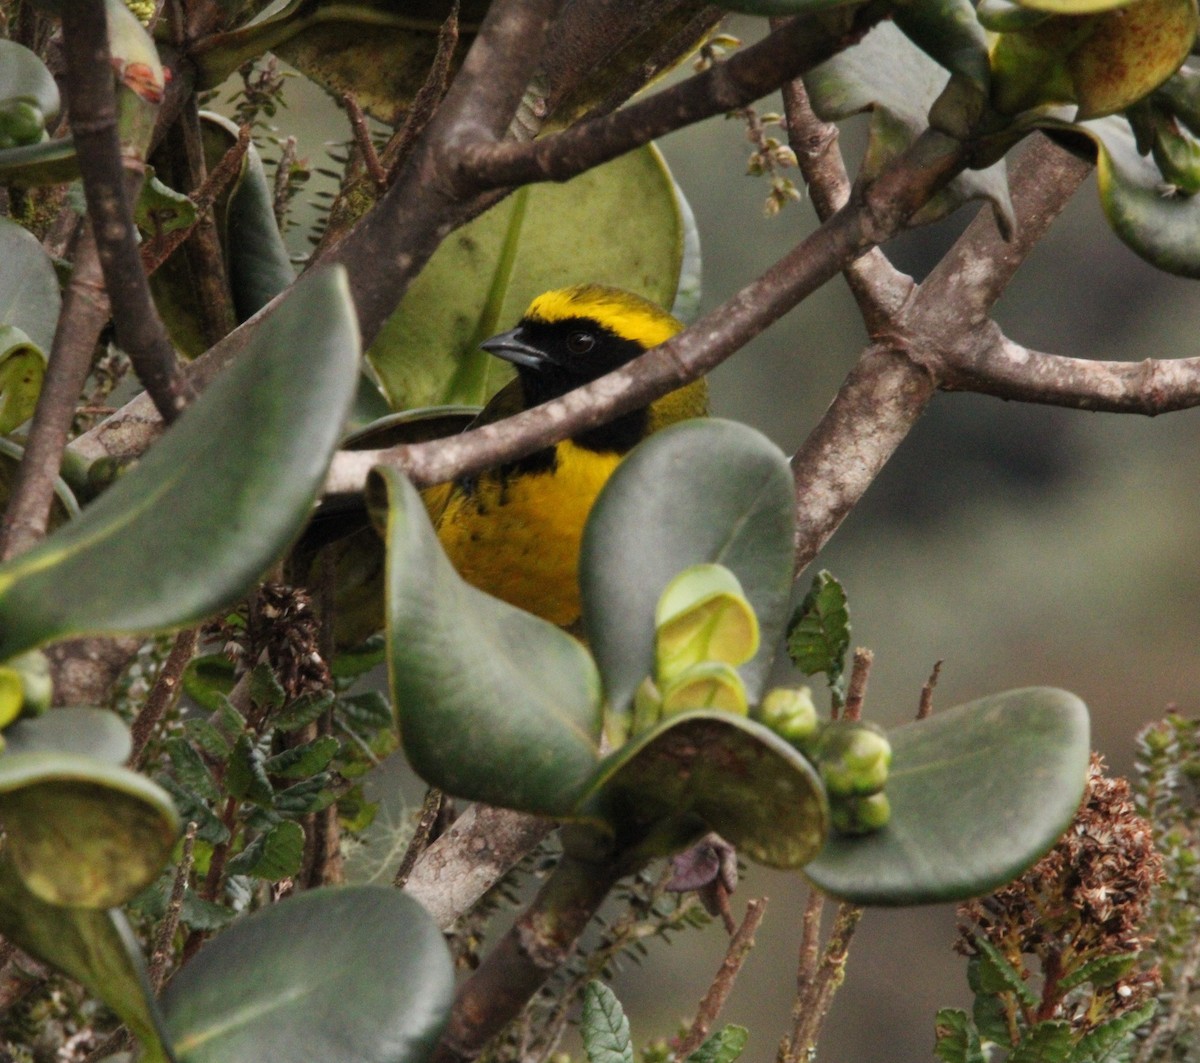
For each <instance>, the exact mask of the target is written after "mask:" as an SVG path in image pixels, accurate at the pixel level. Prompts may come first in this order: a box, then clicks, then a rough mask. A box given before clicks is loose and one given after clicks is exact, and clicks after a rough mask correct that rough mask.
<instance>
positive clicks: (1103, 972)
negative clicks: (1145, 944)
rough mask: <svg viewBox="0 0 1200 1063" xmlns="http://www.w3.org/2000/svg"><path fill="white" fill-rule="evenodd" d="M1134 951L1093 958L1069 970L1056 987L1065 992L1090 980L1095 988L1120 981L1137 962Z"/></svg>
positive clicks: (1136, 955)
mask: <svg viewBox="0 0 1200 1063" xmlns="http://www.w3.org/2000/svg"><path fill="white" fill-rule="evenodd" d="M1137 958H1138V954H1137V953H1136V952H1123V953H1120V954H1119V955H1116V956H1101V957H1099V958H1098V959H1095V960H1089V961H1088V962H1087V963H1085V964H1082V965H1081V966H1079V967H1077V968H1075V970H1073V971H1070V972H1069V973H1067V974H1066V975H1064V976H1063V978H1062V979H1061V980H1060V981H1059V983H1058V988H1059V989H1060V990H1061V991H1062V992H1063V993H1066V992H1067V991H1068V990H1071V989H1074V988H1075V987H1076V986H1080V985H1083V984H1084V983H1085V982H1091V983H1092V985H1094V986H1095V987H1096V988H1097V989H1104V988H1105V987H1107V986H1110V985H1113V984H1114V983H1115V982H1118V981H1120V979H1121V978H1123V977H1124V976H1125V975H1126V974H1127V973H1128V972H1129V971H1130V970H1132V969H1133V965H1134V964H1135V963H1137Z"/></svg>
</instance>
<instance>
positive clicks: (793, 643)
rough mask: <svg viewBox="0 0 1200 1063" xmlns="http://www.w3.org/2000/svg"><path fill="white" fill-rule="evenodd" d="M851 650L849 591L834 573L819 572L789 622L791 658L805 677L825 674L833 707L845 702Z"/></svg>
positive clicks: (788, 646)
mask: <svg viewBox="0 0 1200 1063" xmlns="http://www.w3.org/2000/svg"><path fill="white" fill-rule="evenodd" d="M849 649H850V609H849V606H848V605H847V603H846V591H845V589H844V588H843V587H842V585H841V584H840V583H839V582H838V581H837V579H835V578H834V576H833V575H832V574H830V573H829V572H825V571H821V572H818V573H817V574H816V576H814V577H813V582H812V586H811V587H810V588H809V590H808V593H807V594H806V595H805V596H804V601H802V602H801V603H800V606H799V608H797V610H796V612H795V613H794V614H793V615H792V619H791V620H790V621H789V623H788V629H787V651H788V656H789V657H791V659H792V663H793V664H794V665H795V666H796V667H797V668H799V669H800V671H802V672H803V673H804V674H805V675H817V674H819V673H821V672H824V673H825V676H826V678H827V679H828V680H829V690H830V693H831V694H832V695H833V701H834V704H835V705H839V706H840V705H842V704H844V703H845V700H846V680H845V671H846V653H847V651H848V650H849Z"/></svg>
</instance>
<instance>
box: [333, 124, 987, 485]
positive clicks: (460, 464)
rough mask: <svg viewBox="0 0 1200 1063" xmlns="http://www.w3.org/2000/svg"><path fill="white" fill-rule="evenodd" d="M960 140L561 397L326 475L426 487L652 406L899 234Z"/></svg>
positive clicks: (909, 155) (889, 179) (928, 140)
mask: <svg viewBox="0 0 1200 1063" xmlns="http://www.w3.org/2000/svg"><path fill="white" fill-rule="evenodd" d="M963 162H964V156H963V153H962V149H961V146H960V145H957V144H955V143H954V142H952V141H950V140H949V139H948V138H946V137H944V136H942V135H941V134H940V133H936V132H933V131H929V132H927V133H926V134H925V135H923V136H922V137H921V138H919V139H918V140H917V142H916V143H914V144H913V146H912V147H911V148H910V149H909V150H908V151H907V152H905V153H904V154H903V155H902V156H900V157H899V158H898V159H897V160H895V161H894V162H893V164H892V165H891V166H889V167H888V168H887V169H886V170H884V172H883V173H882V174H880V176H879V178H878V179H877V180H876V181H875V182H874V183H873V184H872V185H871V186H870V187H869V188H867V189H866V190H865V192H863V193H862V195H861V196H860V197H858V198H856V199H854V200H852V201H851V202H850V203H849V204H847V205H846V206H845V207H844V208H843V209H842V210H840V211H838V213H837V214H835V215H834V216H833V217H832V218H830V219H829V221H827V222H826V223H825V224H824V225H822V226H821V227H820V228H819V229H817V230H816V231H815V232H814V233H812V234H810V235H809V236H808V237H807V238H806V239H805V240H803V241H801V242H800V243H799V244H798V245H797V246H796V247H795V248H793V249H792V250H791V251H790V252H788V254H786V255H785V256H784V257H783V258H782V259H780V260H779V261H778V262H777V263H775V265H773V266H772V267H770V268H769V269H768V270H767V271H766V272H765V273H763V274H762V275H761V276H760V277H758V278H757V279H756V280H754V281H752V282H751V283H750V284H748V285H747V286H746V287H745V288H743V289H742V290H741V291H740V292H738V293H737V294H736V295H734V296H733V297H732V298H730V299H729V300H727V301H726V302H725V303H723V304H722V305H721V306H720V307H718V308H717V309H716V310H714V311H712V312H711V313H709V314H708V315H707V316H705V317H704V318H702V319H701V320H700V321H698V322H696V323H695V324H693V325H691V326H690V327H689V328H687V329H685V330H684V331H683V332H681V333H679V334H678V335H676V336H675V337H673V338H672V339H671V340H669V341H668V342H666V343H664V344H662V345H661V346H659V347H656V348H654V349H653V350H650V351H647V352H646V354H644V355H642V356H641V357H639V358H637V359H635V360H634V361H632V362H630V363H629V364H628V365H625V366H623V367H622V368H620V369H618V370H616V371H615V372H612V373H609V374H608V375H607V376H603V377H601V378H600V379H599V380H597V381H594V382H593V383H591V384H588V385H586V386H584V387H582V388H579V389H577V390H576V391H573V392H570V393H569V394H567V395H565V396H563V397H562V398H560V399H555V400H554V401H553V402H549V403H546V404H545V405H543V406H539V407H537V408H535V409H532V410H526V411H524V412H522V413H520V414H518V415H516V416H515V417H511V418H509V419H507V420H505V421H502V422H500V423H498V424H492V425H486V426H484V427H482V428H476V429H473V430H472V431H470V432H464V433H462V434H461V435H458V436H454V437H453V438H451V439H442V440H437V441H436V442H433V443H420V444H413V445H407V446H399V447H393V448H390V449H387V450H363V451H354V452H346V451H343V452H341V453H339V454H338V455H337V457H336V459H335V461H334V464H333V467H332V469H331V471H330V476H329V478H328V480H327V482H326V491H327V492H328V493H331V494H338V493H353V492H357V491H360V490H362V487H363V485H364V484H365V482H366V476H367V473H368V471H369V470H370V469H371V468H372V467H373V466H375V465H378V464H388V465H395V466H397V467H399V468H402V469H403V470H404V471H405V472H406V474H407V475H408V476H409V478H410V479H411V480H412V481H413V483H415V484H417V485H418V486H428V485H431V484H436V483H443V482H445V481H446V480H450V479H452V478H454V477H455V476H461V475H465V474H469V473H473V472H479V471H482V470H483V469H486V468H489V467H491V466H493V465H495V464H497V463H498V462H500V461H506V460H510V459H513V458H516V457H519V456H520V455H522V454H528V453H530V452H531V451H533V450H536V449H538V448H539V447H544V446H548V445H550V444H551V443H553V442H555V441H557V440H559V439H563V438H565V437H566V436H569V435H574V434H576V433H577V432H579V431H581V430H583V429H585V428H591V427H594V426H596V425H598V424H603V423H604V422H606V421H608V420H611V419H612V418H613V417H614V416H617V415H620V414H622V413H626V412H628V411H629V410H633V409H637V408H639V407H641V406H645V405H647V404H648V403H650V402H651V401H653V400H654V399H656V398H658V397H659V396H661V395H665V394H666V393H667V392H668V391H671V390H673V389H675V388H677V387H680V386H682V385H683V384H686V383H688V382H689V381H691V380H695V379H697V378H698V377H700V376H703V375H704V374H705V373H707V372H709V371H710V370H711V369H713V368H715V367H716V366H718V365H719V364H720V363H721V362H723V361H724V360H725V359H726V358H728V357H729V356H730V355H732V354H733V353H734V352H735V351H737V350H739V349H740V348H741V347H742V346H744V345H745V344H746V343H747V342H749V341H750V340H751V339H753V338H754V337H755V336H757V335H758V334H759V333H760V332H762V330H763V329H765V328H766V327H767V326H768V325H770V324H772V323H773V322H774V321H776V320H778V319H779V318H780V317H782V316H783V314H785V313H786V312H787V311H789V310H791V309H792V308H793V307H794V306H795V305H796V304H797V303H799V302H800V301H801V300H802V299H804V298H805V297H807V296H808V295H810V294H812V292H814V291H816V290H817V289H818V288H819V287H821V285H823V284H824V283H825V282H826V281H828V280H829V279H830V278H831V277H833V276H834V275H835V274H836V273H838V272H839V271H840V270H841V269H842V268H844V267H845V265H846V264H847V263H848V262H852V261H853V260H854V259H855V258H857V257H858V256H859V255H861V254H862V252H863V251H864V250H866V249H867V248H869V247H873V246H874V245H875V244H878V243H879V242H881V241H883V240H886V239H889V238H890V237H891V236H893V235H895V233H896V232H898V231H899V230H900V229H901V228H902V227H903V224H904V221H905V219H907V218H908V217H909V216H910V215H911V214H912V213H913V212H914V211H915V210H917V209H918V208H919V207H920V206H921V205H922V204H923V203H924V202H926V200H927V199H928V198H929V197H930V196H931V195H932V194H933V193H934V192H935V191H937V190H938V189H939V188H941V187H942V186H943V185H944V184H945V183H946V182H947V181H949V180H950V179H951V178H952V177H953V176H954V175H955V174H956V173H958V172H959V170H960V169H961V168H962V166H963Z"/></svg>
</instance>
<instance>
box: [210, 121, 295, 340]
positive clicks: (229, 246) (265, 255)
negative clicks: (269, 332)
mask: <svg viewBox="0 0 1200 1063" xmlns="http://www.w3.org/2000/svg"><path fill="white" fill-rule="evenodd" d="M202 117H203V120H204V131H205V149H206V153H208V154H210V155H211V156H212V162H210V165H213V164H215V162H217V161H219V160H220V157H221V155H223V154H224V153H225V151H228V150H229V149H230V148H231V147H233V145H234V144H235V143H236V141H237V133H238V130H237V126H236V125H234V123H233V122H231V121H230V120H229V119H228V118H225V117H223V116H222V115H217V114H209V113H205V114H204V115H203V116H202ZM274 199H275V197H274V193H273V191H272V189H271V187H270V185H269V184H268V183H267V174H266V171H265V170H264V169H263V164H262V157H261V156H260V155H259V153H258V149H257V148H256V147H255V146H254V144H253V143H252V144H250V146H249V147H248V148H247V149H246V157H245V159H244V161H243V163H242V169H241V173H240V174H238V177H237V180H236V181H235V183H234V184H233V186H232V187H231V188H230V189H229V191H228V192H227V193H226V194H225V195H224V196H223V197H222V199H221V202H220V204H219V205H218V211H217V216H218V223H219V225H220V226H221V239H222V244H223V246H224V248H225V258H226V263H227V266H228V269H229V288H230V291H231V292H232V294H233V305H234V309H235V310H236V311H237V317H238V320H239V321H245V320H246V319H247V318H248V317H251V316H252V315H254V314H256V313H258V311H259V310H261V309H262V308H263V307H264V306H266V305H267V303H269V302H270V301H271V300H272V299H274V298H275V296H277V295H278V294H279V293H280V292H282V291H283V290H284V289H285V288H286V287H287V286H288V285H289V284H291V283H292V282H293V281H294V280H295V279H296V271H295V269H294V268H293V266H292V262H291V259H290V258H289V257H288V250H287V245H286V244H285V243H284V242H283V236H282V235H281V234H280V232H279V223H278V222H277V221H276V220H275V207H274Z"/></svg>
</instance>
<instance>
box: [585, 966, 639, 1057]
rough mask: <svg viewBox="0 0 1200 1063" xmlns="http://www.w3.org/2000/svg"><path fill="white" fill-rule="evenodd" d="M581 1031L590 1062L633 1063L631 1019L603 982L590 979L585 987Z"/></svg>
mask: <svg viewBox="0 0 1200 1063" xmlns="http://www.w3.org/2000/svg"><path fill="white" fill-rule="evenodd" d="M579 1034H580V1036H581V1037H582V1038H583V1049H584V1051H585V1052H586V1053H587V1057H588V1060H589V1061H590V1063H633V1043H632V1041H631V1040H630V1036H629V1019H628V1018H626V1016H625V1009H624V1008H622V1007H621V1002H620V1001H619V1000H617V997H616V994H615V993H613V991H612V990H611V989H609V988H608V986H606V985H605V984H604V983H603V982H595V981H593V982H589V983H588V984H587V988H586V989H584V991H583V1014H582V1016H581V1018H580V1023H579Z"/></svg>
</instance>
